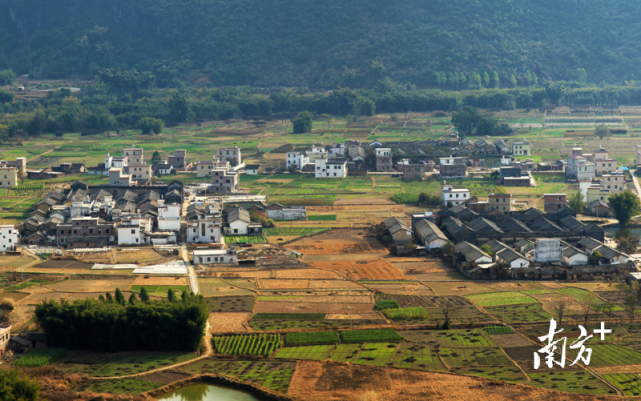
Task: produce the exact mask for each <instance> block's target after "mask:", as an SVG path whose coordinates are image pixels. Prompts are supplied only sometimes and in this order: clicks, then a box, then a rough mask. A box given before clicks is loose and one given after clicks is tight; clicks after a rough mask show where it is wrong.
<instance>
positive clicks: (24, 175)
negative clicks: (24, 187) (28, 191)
mask: <svg viewBox="0 0 641 401" xmlns="http://www.w3.org/2000/svg"><path fill="white" fill-rule="evenodd" d="M25 178H27V173H26V172H25V171H24V168H22V167H20V168H19V169H18V179H19V180H20V184H24V180H25Z"/></svg>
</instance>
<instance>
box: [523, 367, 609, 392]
mask: <svg viewBox="0 0 641 401" xmlns="http://www.w3.org/2000/svg"><path fill="white" fill-rule="evenodd" d="M528 376H530V382H529V383H528V385H530V386H534V387H543V388H549V389H553V390H560V391H569V392H572V393H583V394H616V391H614V390H612V389H611V388H610V387H608V386H607V385H606V384H605V383H603V382H602V381H601V380H599V379H597V378H596V377H594V376H593V375H591V374H590V373H588V372H586V371H569V372H565V371H547V372H541V373H528Z"/></svg>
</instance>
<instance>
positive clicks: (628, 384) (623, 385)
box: [603, 373, 641, 396]
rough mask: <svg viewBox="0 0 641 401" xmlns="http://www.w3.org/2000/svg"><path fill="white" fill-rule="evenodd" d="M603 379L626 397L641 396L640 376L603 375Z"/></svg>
mask: <svg viewBox="0 0 641 401" xmlns="http://www.w3.org/2000/svg"><path fill="white" fill-rule="evenodd" d="M603 378H604V379H606V380H607V381H609V382H610V383H612V384H614V385H615V386H616V387H617V388H619V389H621V391H623V392H624V393H625V395H631V396H638V395H641V379H639V376H638V375H635V374H632V373H627V374H626V373H622V374H615V375H603Z"/></svg>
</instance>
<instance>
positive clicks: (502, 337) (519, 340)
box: [490, 334, 540, 355]
mask: <svg viewBox="0 0 641 401" xmlns="http://www.w3.org/2000/svg"><path fill="white" fill-rule="evenodd" d="M490 337H492V339H493V340H494V341H495V342H496V343H497V344H498V345H499V346H500V347H502V348H511V347H529V346H531V345H532V343H531V342H529V341H528V340H526V339H525V338H523V337H521V336H520V335H518V334H495V335H492V336H490ZM538 348H540V347H538ZM508 355H510V354H509V353H508Z"/></svg>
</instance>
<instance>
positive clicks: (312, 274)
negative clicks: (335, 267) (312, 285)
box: [274, 269, 341, 279]
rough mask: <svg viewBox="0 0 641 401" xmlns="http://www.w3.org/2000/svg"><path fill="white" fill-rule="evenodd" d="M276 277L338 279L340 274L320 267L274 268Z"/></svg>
mask: <svg viewBox="0 0 641 401" xmlns="http://www.w3.org/2000/svg"><path fill="white" fill-rule="evenodd" d="M274 275H275V277H276V278H309V279H315V278H317V279H323V278H324V279H340V278H341V275H340V274H338V273H336V272H333V271H328V270H321V269H286V270H285V269H284V270H274Z"/></svg>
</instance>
